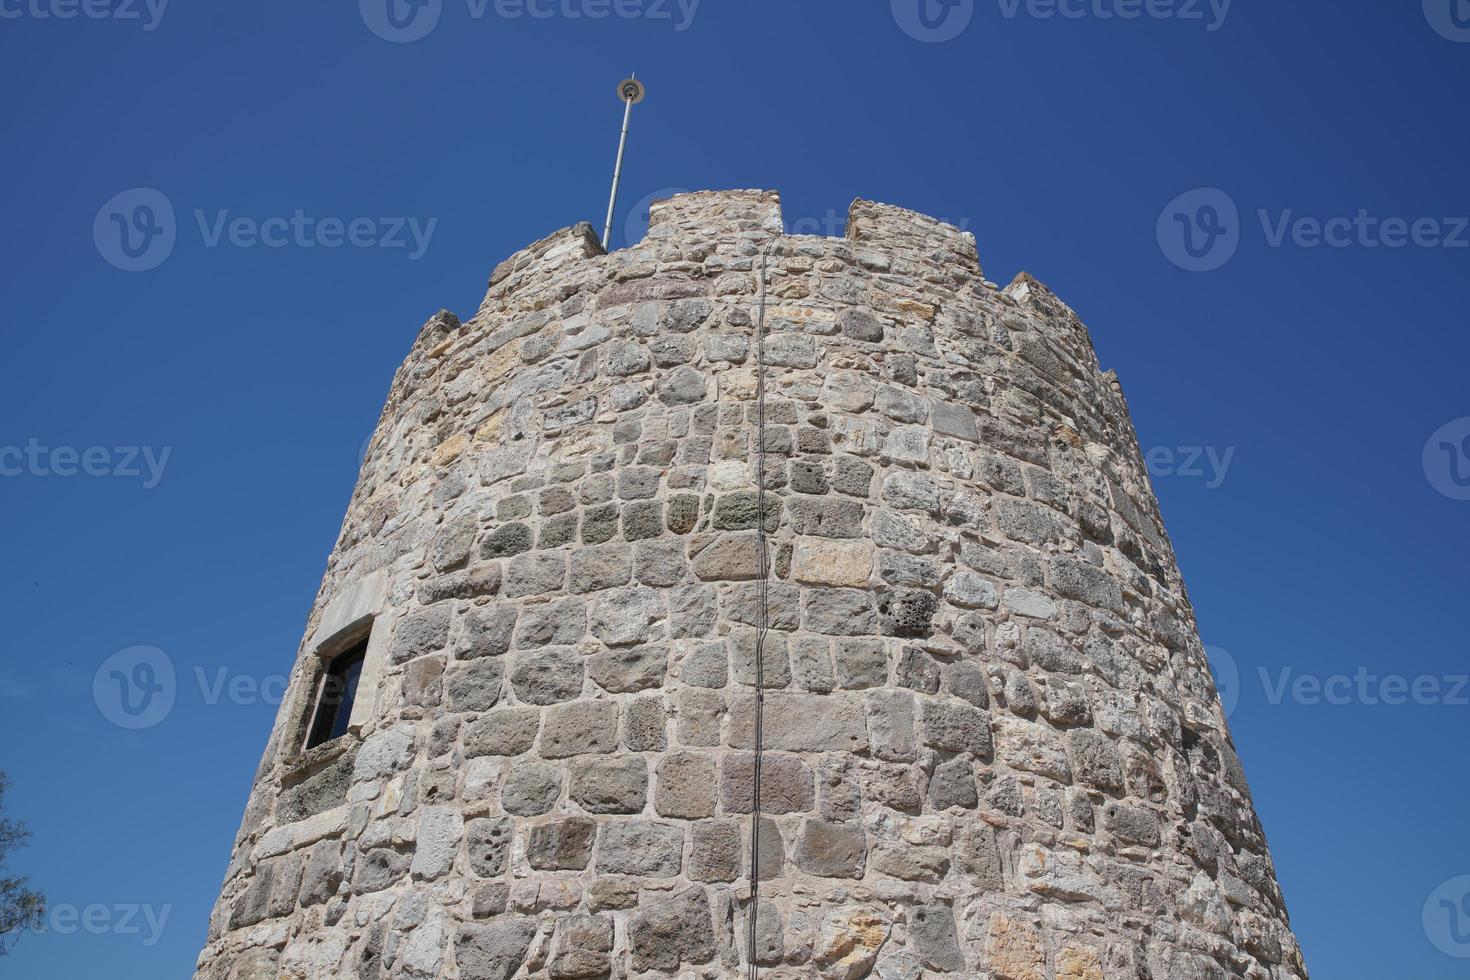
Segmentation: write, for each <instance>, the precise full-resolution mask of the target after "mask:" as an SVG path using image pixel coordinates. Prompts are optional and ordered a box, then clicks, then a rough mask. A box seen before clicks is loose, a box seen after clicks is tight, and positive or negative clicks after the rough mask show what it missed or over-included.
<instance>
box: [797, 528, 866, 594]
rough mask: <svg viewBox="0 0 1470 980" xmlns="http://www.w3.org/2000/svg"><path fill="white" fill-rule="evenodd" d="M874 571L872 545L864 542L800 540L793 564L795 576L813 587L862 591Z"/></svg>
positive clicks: (818, 539)
mask: <svg viewBox="0 0 1470 980" xmlns="http://www.w3.org/2000/svg"><path fill="white" fill-rule="evenodd" d="M872 569H873V548H872V545H870V544H868V543H866V542H863V541H838V540H829V539H825V538H800V539H798V540H797V542H796V550H795V553H794V555H793V557H792V561H791V574H792V576H793V577H794V578H795V579H796V581H798V582H803V583H806V584H809V585H836V586H848V587H852V588H862V587H864V586H866V585H867V584H868V577H869V576H870V575H871V573H872Z"/></svg>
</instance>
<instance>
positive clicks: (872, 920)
mask: <svg viewBox="0 0 1470 980" xmlns="http://www.w3.org/2000/svg"><path fill="white" fill-rule="evenodd" d="M891 927H892V920H891V919H890V918H889V916H888V913H887V912H886V911H885V910H883V909H881V908H876V907H840V908H834V909H832V910H831V911H829V912H828V913H827V915H826V917H825V918H824V919H823V920H822V929H821V932H820V934H819V935H818V937H817V942H816V948H815V949H814V951H813V960H814V962H815V963H816V964H817V966H818V968H820V969H821V971H822V976H823V977H826V978H830V980H859V978H861V977H866V976H868V975H869V973H870V972H871V971H872V969H873V964H874V963H875V962H876V961H877V959H878V950H879V949H881V948H882V947H883V944H884V943H885V942H887V941H888V933H889V930H890V929H891Z"/></svg>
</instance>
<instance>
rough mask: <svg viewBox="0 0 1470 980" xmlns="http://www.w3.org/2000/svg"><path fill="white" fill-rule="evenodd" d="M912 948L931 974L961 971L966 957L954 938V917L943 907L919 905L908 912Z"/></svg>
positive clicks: (946, 907)
mask: <svg viewBox="0 0 1470 980" xmlns="http://www.w3.org/2000/svg"><path fill="white" fill-rule="evenodd" d="M908 927H909V945H910V946H911V947H912V948H913V950H914V952H916V953H918V954H919V959H921V960H922V961H923V962H924V965H925V966H927V967H928V968H929V969H931V970H942V971H944V972H947V973H953V972H955V971H962V970H964V968H965V957H964V954H963V953H961V952H960V943H959V939H958V937H957V936H956V934H955V924H954V913H953V912H951V911H950V909H949V907H948V906H944V905H916V906H912V907H910V908H909V910H908Z"/></svg>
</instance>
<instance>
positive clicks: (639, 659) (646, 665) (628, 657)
mask: <svg viewBox="0 0 1470 980" xmlns="http://www.w3.org/2000/svg"><path fill="white" fill-rule="evenodd" d="M668 665H669V651H668V648H667V647H663V646H641V647H621V648H618V649H615V650H604V651H602V652H601V653H598V654H594V655H593V656H592V657H589V658H588V660H587V675H588V676H589V677H591V678H592V680H593V682H594V683H596V684H597V686H598V687H600V688H602V689H603V690H604V691H609V692H611V693H613V694H628V693H632V692H634V691H646V690H648V689H649V688H652V687H661V686H663V683H664V678H665V677H667V676H668V672H669V671H668Z"/></svg>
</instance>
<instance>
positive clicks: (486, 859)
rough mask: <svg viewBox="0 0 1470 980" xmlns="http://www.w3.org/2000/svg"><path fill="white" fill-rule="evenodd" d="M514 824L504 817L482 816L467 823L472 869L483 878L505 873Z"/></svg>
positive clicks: (467, 850) (466, 841) (468, 848)
mask: <svg viewBox="0 0 1470 980" xmlns="http://www.w3.org/2000/svg"><path fill="white" fill-rule="evenodd" d="M512 831H513V825H512V823H511V821H510V820H507V819H504V818H494V817H490V818H481V819H479V820H471V821H470V822H469V823H467V824H465V851H466V852H467V853H468V856H469V862H470V870H471V871H473V872H474V873H475V874H476V875H479V876H480V877H481V878H494V877H496V876H498V875H502V874H505V865H506V859H507V857H508V856H509V854H510V843H511V835H512Z"/></svg>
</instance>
